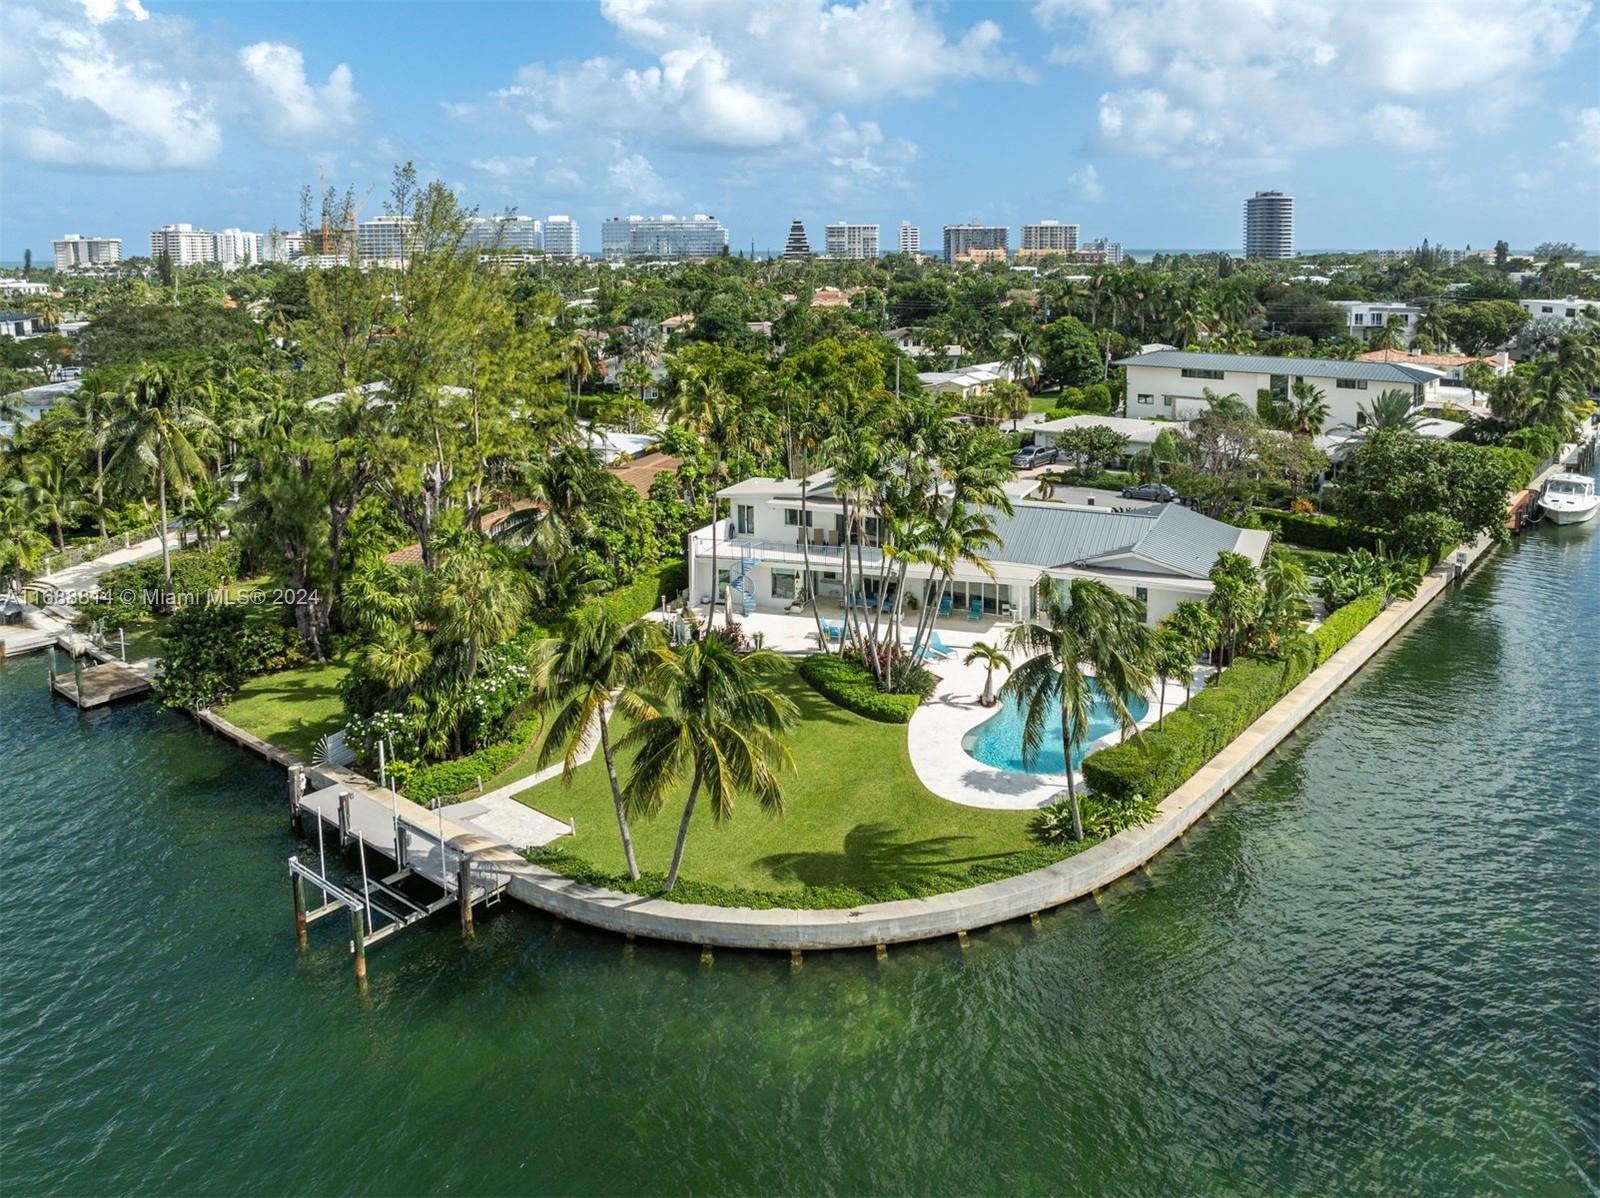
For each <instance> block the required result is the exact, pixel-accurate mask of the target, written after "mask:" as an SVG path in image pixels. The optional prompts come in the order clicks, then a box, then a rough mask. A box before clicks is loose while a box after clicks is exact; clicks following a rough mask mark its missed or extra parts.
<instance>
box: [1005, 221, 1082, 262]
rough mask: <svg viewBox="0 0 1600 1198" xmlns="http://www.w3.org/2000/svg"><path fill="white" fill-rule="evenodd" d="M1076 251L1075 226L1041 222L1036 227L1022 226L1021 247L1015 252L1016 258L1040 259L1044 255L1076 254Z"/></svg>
mask: <svg viewBox="0 0 1600 1198" xmlns="http://www.w3.org/2000/svg"><path fill="white" fill-rule="evenodd" d="M1077 249H1078V226H1077V225H1064V224H1062V223H1061V222H1060V221H1058V220H1042V221H1040V222H1039V223H1038V224H1036V225H1023V226H1022V246H1021V248H1019V249H1018V250H1017V257H1019V258H1042V257H1044V256H1045V255H1046V254H1071V253H1076V252H1077Z"/></svg>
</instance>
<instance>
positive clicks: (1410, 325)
mask: <svg viewBox="0 0 1600 1198" xmlns="http://www.w3.org/2000/svg"><path fill="white" fill-rule="evenodd" d="M1333 305H1334V307H1336V308H1343V309H1344V322H1345V331H1346V332H1347V333H1349V334H1350V336H1352V337H1354V338H1355V339H1356V340H1357V341H1371V340H1372V338H1373V335H1374V334H1375V333H1377V332H1378V330H1379V329H1383V328H1387V327H1388V325H1389V322H1390V321H1391V320H1393V321H1395V322H1396V326H1397V329H1396V331H1397V332H1398V333H1399V335H1400V340H1401V342H1402V343H1403V344H1406V345H1410V344H1411V338H1412V336H1413V335H1415V333H1416V329H1417V321H1419V320H1421V319H1422V309H1421V308H1419V307H1417V306H1416V305H1415V304H1396V303H1385V302H1382V301H1377V300H1334V301H1333Z"/></svg>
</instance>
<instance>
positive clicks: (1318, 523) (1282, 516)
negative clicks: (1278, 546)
mask: <svg viewBox="0 0 1600 1198" xmlns="http://www.w3.org/2000/svg"><path fill="white" fill-rule="evenodd" d="M1256 516H1257V517H1259V518H1260V520H1261V527H1263V528H1265V529H1267V530H1268V531H1269V532H1271V533H1272V534H1273V535H1274V536H1276V537H1277V538H1278V539H1279V540H1280V541H1288V542H1289V543H1290V544H1293V545H1304V546H1305V547H1306V548H1308V549H1328V550H1332V551H1333V552H1334V553H1343V552H1344V551H1345V550H1347V549H1373V550H1375V549H1377V547H1378V542H1377V538H1376V537H1375V536H1373V535H1372V533H1370V532H1368V531H1367V530H1366V529H1362V528H1351V527H1350V526H1349V525H1348V524H1344V523H1342V522H1340V521H1338V520H1335V519H1334V518H1333V517H1332V516H1310V515H1301V514H1300V513H1299V512H1280V511H1277V510H1275V509H1273V508H1259V509H1257V511H1256Z"/></svg>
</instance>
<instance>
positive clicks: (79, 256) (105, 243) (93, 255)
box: [51, 233, 122, 270]
mask: <svg viewBox="0 0 1600 1198" xmlns="http://www.w3.org/2000/svg"><path fill="white" fill-rule="evenodd" d="M51 244H52V246H53V247H54V248H55V253H56V269H57V270H86V269H88V268H89V267H91V266H114V265H116V264H117V263H118V262H120V261H122V238H120V237H80V236H79V235H78V234H76V233H68V234H67V235H66V236H65V237H63V238H61V239H60V240H59V241H55V242H52V243H51Z"/></svg>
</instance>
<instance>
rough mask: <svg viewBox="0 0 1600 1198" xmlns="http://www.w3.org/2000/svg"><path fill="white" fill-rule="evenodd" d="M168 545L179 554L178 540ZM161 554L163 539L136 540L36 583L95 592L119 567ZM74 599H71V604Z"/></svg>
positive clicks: (55, 587)
mask: <svg viewBox="0 0 1600 1198" xmlns="http://www.w3.org/2000/svg"><path fill="white" fill-rule="evenodd" d="M167 546H168V549H169V551H170V552H173V553H176V552H177V551H178V549H177V546H178V542H177V538H176V537H175V536H172V535H169V536H168V538H167ZM160 552H161V538H160V537H151V538H150V539H149V540H147V541H136V542H134V544H132V545H130V546H128V547H127V548H126V549H116V550H113V551H112V552H110V553H107V554H104V555H103V556H101V557H92V558H90V559H89V560H88V561H86V562H79V563H78V564H77V565H76V566H67V567H66V568H64V569H61V570H56V571H54V572H53V573H50V574H41V575H39V577H37V578H36V579H34V582H35V583H36V584H37V585H39V586H42V587H51V588H53V589H55V590H58V591H68V592H73V591H79V592H81V591H92V590H94V589H95V587H97V586H98V585H99V583H100V578H101V576H102V575H103V574H105V573H106V572H107V571H108V570H115V569H116V568H117V567H118V566H126V565H129V564H130V563H132V562H138V561H143V560H144V559H145V558H147V557H154V556H156V555H157V554H159V553H160ZM70 603H71V597H70V595H69V596H68V598H67V603H66V604H64V605H63V606H67V605H70Z"/></svg>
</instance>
